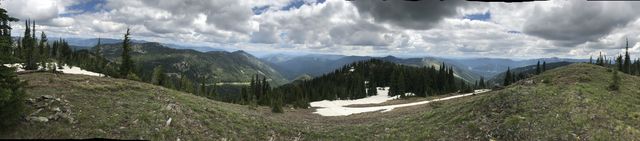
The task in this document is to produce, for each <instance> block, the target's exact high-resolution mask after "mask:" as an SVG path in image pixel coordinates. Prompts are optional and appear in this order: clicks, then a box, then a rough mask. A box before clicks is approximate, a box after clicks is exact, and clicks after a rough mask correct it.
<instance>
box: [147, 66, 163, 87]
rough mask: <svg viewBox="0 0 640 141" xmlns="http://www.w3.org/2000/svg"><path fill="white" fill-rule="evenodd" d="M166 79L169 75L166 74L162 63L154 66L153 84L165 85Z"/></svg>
mask: <svg viewBox="0 0 640 141" xmlns="http://www.w3.org/2000/svg"><path fill="white" fill-rule="evenodd" d="M166 79H167V76H166V74H164V70H163V68H162V65H159V66H156V67H155V68H153V78H152V79H151V82H152V83H153V84H156V85H160V86H165V81H166Z"/></svg>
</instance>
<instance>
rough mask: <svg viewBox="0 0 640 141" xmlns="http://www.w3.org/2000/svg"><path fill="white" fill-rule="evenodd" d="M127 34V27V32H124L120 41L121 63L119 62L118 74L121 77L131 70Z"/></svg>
mask: <svg viewBox="0 0 640 141" xmlns="http://www.w3.org/2000/svg"><path fill="white" fill-rule="evenodd" d="M129 35H130V33H129V29H128V28H127V33H125V34H124V40H123V41H122V60H121V61H122V63H120V76H122V77H126V76H127V75H129V74H130V73H132V70H133V60H131V55H130V54H129V52H130V51H131V47H130V46H131V45H130V41H129V40H130V39H129Z"/></svg>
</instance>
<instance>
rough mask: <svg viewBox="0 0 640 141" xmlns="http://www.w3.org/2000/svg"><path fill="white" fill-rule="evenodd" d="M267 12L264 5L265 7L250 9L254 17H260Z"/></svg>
mask: <svg viewBox="0 0 640 141" xmlns="http://www.w3.org/2000/svg"><path fill="white" fill-rule="evenodd" d="M267 10H269V6H268V5H265V6H256V7H253V8H251V11H253V14H255V15H260V14H262V13H264V12H267Z"/></svg>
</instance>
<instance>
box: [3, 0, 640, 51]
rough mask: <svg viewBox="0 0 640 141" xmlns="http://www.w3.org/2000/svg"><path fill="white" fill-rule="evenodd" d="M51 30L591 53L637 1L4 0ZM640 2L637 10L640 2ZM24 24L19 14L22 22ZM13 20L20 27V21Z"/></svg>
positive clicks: (609, 43)
mask: <svg viewBox="0 0 640 141" xmlns="http://www.w3.org/2000/svg"><path fill="white" fill-rule="evenodd" d="M0 7H2V8H4V9H7V11H8V13H9V14H10V15H13V16H14V17H17V18H19V19H21V20H25V19H32V20H35V21H36V22H37V24H38V26H37V27H36V28H37V30H39V31H44V32H45V33H47V35H48V36H49V37H64V38H67V37H77V38H97V37H102V38H116V39H119V38H122V36H123V34H124V32H125V31H126V29H127V28H131V31H132V37H133V38H134V39H136V40H147V41H154V42H162V43H172V44H181V45H197V46H208V47H213V48H224V49H228V50H245V51H248V52H254V53H262V54H265V53H322V54H342V55H369V56H386V55H394V56H400V57H415V56H439V57H498V58H540V57H565V58H589V57H590V56H597V55H598V54H599V53H600V52H602V53H603V54H606V55H609V56H611V55H616V54H619V53H621V52H623V51H624V47H625V46H626V42H625V40H626V39H628V40H629V46H630V49H629V51H630V53H631V54H632V56H638V57H640V44H639V43H638V41H640V20H639V17H640V14H637V13H640V8H637V7H640V2H620V1H617V2H587V1H582V0H571V1H537V2H525V3H497V2H492V3H484V2H466V1H458V0H446V1H420V2H408V1H399V0H398V1H396V0H387V1H383V0H353V1H345V0H3V1H0ZM634 7H636V8H634ZM22 22H23V21H22ZM22 22H18V23H13V24H12V26H13V27H14V30H13V31H12V34H13V35H22V32H23V31H22V30H24V27H23V23H22Z"/></svg>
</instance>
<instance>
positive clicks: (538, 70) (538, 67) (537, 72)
mask: <svg viewBox="0 0 640 141" xmlns="http://www.w3.org/2000/svg"><path fill="white" fill-rule="evenodd" d="M540 72H541V70H540V60H538V64H537V65H536V74H540Z"/></svg>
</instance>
